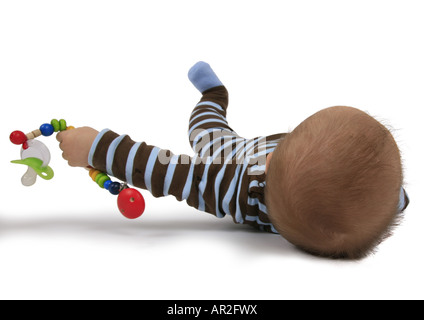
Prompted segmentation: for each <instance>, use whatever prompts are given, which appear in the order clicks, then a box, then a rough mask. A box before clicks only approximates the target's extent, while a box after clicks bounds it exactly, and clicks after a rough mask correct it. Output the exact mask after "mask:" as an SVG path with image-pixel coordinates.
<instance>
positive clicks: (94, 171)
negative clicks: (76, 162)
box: [88, 169, 101, 181]
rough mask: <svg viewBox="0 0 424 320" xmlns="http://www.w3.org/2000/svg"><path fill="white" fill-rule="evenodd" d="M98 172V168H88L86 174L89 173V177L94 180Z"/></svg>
mask: <svg viewBox="0 0 424 320" xmlns="http://www.w3.org/2000/svg"><path fill="white" fill-rule="evenodd" d="M99 173H101V172H100V171H99V170H96V169H90V172H89V173H88V174H89V175H90V177H91V179H93V181H96V177H97V175H98V174H99Z"/></svg>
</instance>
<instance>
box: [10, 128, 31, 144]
mask: <svg viewBox="0 0 424 320" xmlns="http://www.w3.org/2000/svg"><path fill="white" fill-rule="evenodd" d="M27 140H28V138H27V136H26V135H25V133H23V132H22V131H18V130H17V131H13V132H12V133H11V134H10V142H12V143H13V144H17V145H20V144H23V143H25V142H26V141H27Z"/></svg>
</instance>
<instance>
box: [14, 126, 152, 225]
mask: <svg viewBox="0 0 424 320" xmlns="http://www.w3.org/2000/svg"><path fill="white" fill-rule="evenodd" d="M71 129H74V127H72V126H67V124H66V121H65V120H63V119H61V120H56V119H53V120H52V121H51V122H50V123H44V124H42V125H41V126H40V128H39V129H36V130H34V131H31V132H30V133H27V134H25V133H23V132H22V131H13V132H12V133H11V134H10V141H11V142H12V143H13V144H16V145H22V148H21V159H20V160H14V161H12V163H15V164H23V165H26V166H28V170H27V172H26V173H25V174H24V175H23V176H22V179H21V181H22V184H23V185H24V186H32V185H33V184H34V183H35V182H36V180H37V176H39V177H41V178H43V179H45V180H50V179H52V178H53V176H54V172H53V169H52V168H50V167H49V163H50V151H49V149H48V148H47V147H46V145H45V144H44V143H42V142H41V141H38V140H35V138H37V137H39V136H45V137H49V136H51V135H52V134H53V133H55V132H60V131H64V130H71ZM86 169H87V170H89V175H90V177H91V179H92V180H93V181H94V182H96V183H97V185H98V186H99V187H100V188H102V189H106V190H108V191H109V192H110V193H111V194H113V195H118V208H119V211H120V212H121V213H122V215H124V216H125V217H127V218H128V219H136V218H138V217H140V216H141V215H142V214H143V212H144V208H145V202H144V198H143V196H142V195H141V193H140V192H139V191H138V190H136V189H133V188H129V187H128V185H127V184H126V183H120V182H113V181H112V180H111V179H110V177H109V176H108V175H107V174H106V173H103V172H101V171H99V170H96V169H94V168H92V167H88V168H86Z"/></svg>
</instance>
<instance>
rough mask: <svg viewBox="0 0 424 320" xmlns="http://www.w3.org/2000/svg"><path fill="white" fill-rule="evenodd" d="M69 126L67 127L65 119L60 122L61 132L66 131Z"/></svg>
mask: <svg viewBox="0 0 424 320" xmlns="http://www.w3.org/2000/svg"><path fill="white" fill-rule="evenodd" d="M66 128H67V126H66V121H65V120H63V119H60V120H59V130H60V131H64V130H66Z"/></svg>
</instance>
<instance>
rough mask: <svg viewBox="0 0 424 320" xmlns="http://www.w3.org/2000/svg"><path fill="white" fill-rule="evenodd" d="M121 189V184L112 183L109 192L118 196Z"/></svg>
mask: <svg viewBox="0 0 424 320" xmlns="http://www.w3.org/2000/svg"><path fill="white" fill-rule="evenodd" d="M120 189H121V184H120V183H119V182H112V183H111V184H110V186H109V192H110V193H111V194H114V195H117V194H119V191H120Z"/></svg>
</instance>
